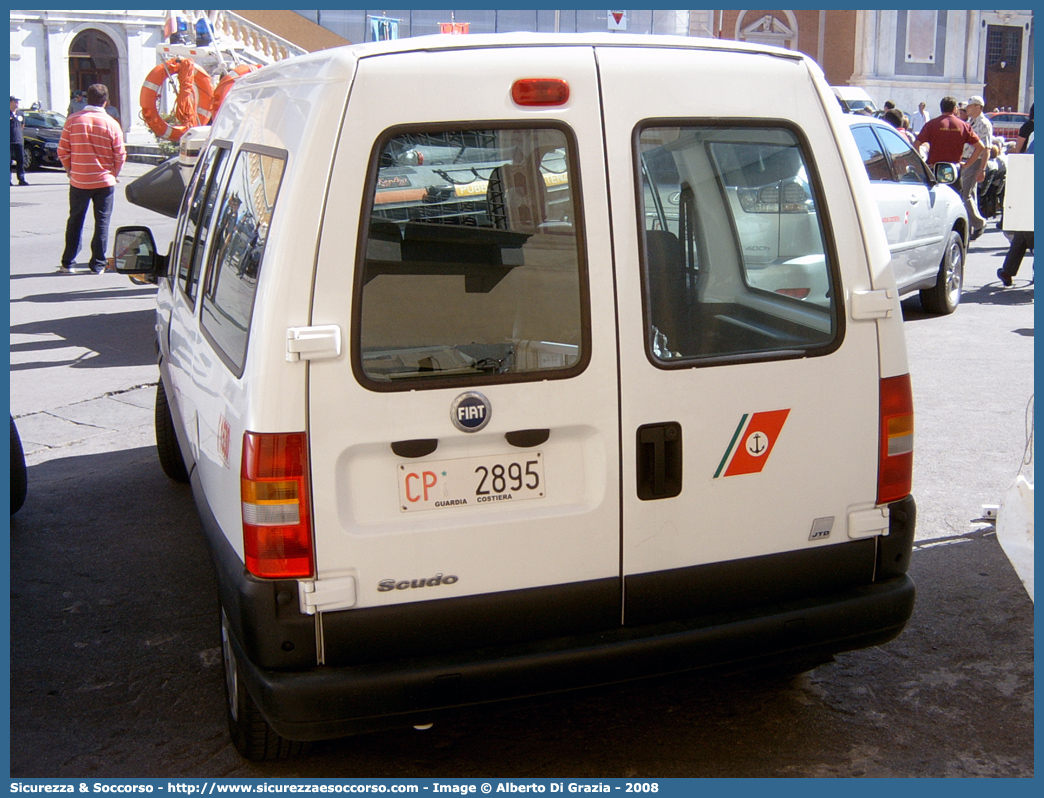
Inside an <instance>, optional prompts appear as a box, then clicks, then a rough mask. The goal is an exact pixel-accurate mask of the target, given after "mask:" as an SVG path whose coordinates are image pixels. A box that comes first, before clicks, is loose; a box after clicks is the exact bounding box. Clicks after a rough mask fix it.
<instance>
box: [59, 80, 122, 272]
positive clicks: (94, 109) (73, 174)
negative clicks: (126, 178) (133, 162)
mask: <svg viewBox="0 0 1044 798" xmlns="http://www.w3.org/2000/svg"><path fill="white" fill-rule="evenodd" d="M108 104H109V90H108V88H107V87H106V86H105V85H104V84H101V83H95V84H94V85H93V86H89V87H88V88H87V107H86V108H84V109H83V110H82V111H77V112H76V113H75V114H73V115H72V116H70V117H69V118H68V119H66V120H65V128H64V129H63V130H62V137H61V139H60V140H59V142H58V158H59V160H61V162H62V166H64V167H65V171H66V172H68V173H69V221H68V223H67V224H66V226H65V251H64V252H63V253H62V265H61V267H60V268H59V269H58V271H60V272H63V273H65V274H73V273H76V272H80V271H86V270H85V269H84V268H82V267H77V266H76V265H75V264H74V263H73V261H74V260H75V259H76V253H78V252H79V251H80V237H81V235H82V233H83V220H84V219H85V218H86V216H87V208H88V206H90V205H91V204H93V205H94V238H92V239H91V260H90V269H91V271H92V272H94V273H95V274H101V273H102V272H103V271H105V248H106V246H107V243H108V242H107V239H108V236H109V217H110V216H111V215H112V203H113V198H114V197H115V195H116V178H117V177H118V176H119V174H120V170H121V169H122V168H123V164H124V162H125V161H126V160H127V153H126V151H125V150H124V149H123V131H122V130H121V129H120V125H119V123H118V122H117V121H116V120H115V119H113V118H112V117H111V116H109V114H108V113H106V111H105V106H106V105H108Z"/></svg>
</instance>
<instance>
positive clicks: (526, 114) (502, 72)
mask: <svg viewBox="0 0 1044 798" xmlns="http://www.w3.org/2000/svg"><path fill="white" fill-rule="evenodd" d="M479 74H481V75H482V80H481V81H475V80H474V79H473V78H474V76H475V75H479ZM419 75H423V76H424V79H423V80H418V76H419ZM707 75H714V80H706V79H704V78H705V76H707ZM433 87H435V88H436V90H433ZM461 87H466V89H465V88H461ZM667 88H669V90H666V89H667ZM389 98H394V99H393V100H391V99H389ZM796 109H801V110H800V111H798V110H796ZM146 183H147V181H146ZM770 184H776V185H778V186H779V187H780V189H781V190H780V192H779V194H778V196H774V195H773V191H772V189H771V187H770ZM134 193H135V196H136V198H137V201H139V202H141V203H148V200H147V199H146V197H145V195H146V194H148V192H147V191H144V190H142V191H135V192H134ZM675 193H676V194H677V196H676V197H674V196H673V195H674V194H675ZM781 215H783V216H785V217H786V218H782V219H781V218H780V217H781ZM760 247H769V248H770V249H769V250H761V249H760ZM116 251H117V253H118V254H117V267H118V268H119V269H120V270H121V271H123V272H126V273H137V274H144V275H146V277H147V278H148V279H152V280H154V281H156V282H157V284H158V292H157V293H158V323H157V330H158V332H159V349H160V357H159V371H160V383H159V388H158V395H157V405H156V424H157V429H156V435H157V442H158V444H159V453H160V460H161V462H162V464H163V466H164V468H165V469H166V471H167V473H168V474H169V475H171V476H172V477H174V478H175V479H182V480H186V479H187V480H189V481H191V483H192V489H193V494H194V496H195V500H196V504H197V506H198V509H199V514H200V519H201V522H202V527H203V529H204V530H205V532H206V534H207V537H208V539H209V541H210V544H211V550H212V552H213V559H214V564H215V569H216V572H217V583H218V589H219V598H220V604H221V628H222V645H223V649H224V655H225V669H226V676H227V679H226V684H227V691H228V719H229V728H230V731H231V734H232V738H233V740H234V741H235V744H236V746H237V748H238V749H239V750H240V751H241V752H242V753H243V754H244V755H245V756H248V757H252V758H266V757H276V756H283V755H286V754H288V753H291V752H293V751H295V750H297V748H298V747H299V743H300V742H301V741H307V740H314V739H319V738H323V737H334V736H338V735H344V734H348V733H352V732H357V731H361V730H366V729H371V728H374V727H378V726H382V725H389V724H392V725H408V724H420V723H427V722H430V720H431V718H432V717H433V716H434V715H435V714H436V713H438V712H439V711H440V710H443V709H447V708H451V707H457V706H461V705H464V704H468V703H474V702H481V701H490V700H496V699H504V698H511V697H517V696H524V695H532V694H536V693H541V692H548V691H553V690H563V689H567V688H573V687H580V686H583V685H590V684H595V683H605V682H616V681H620V680H623V679H627V678H631V677H637V676H642V675H647V674H654V673H662V672H668V671H677V670H682V669H686V668H701V667H710V666H724V665H729V666H746V665H750V664H753V663H757V662H761V661H765V660H793V661H798V662H800V663H804V664H810V663H815V662H817V661H821V660H822V658H824V657H829V656H831V655H832V654H835V653H837V652H840V651H845V650H850V649H855V648H860V647H864V646H870V645H876V644H878V643H882V642H885V641H887V640H889V639H891V638H893V637H894V636H895V635H897V634H899V633H900V631H901V630H902V629H903V626H904V625H905V623H906V621H907V619H908V618H909V616H910V613H911V612H912V609H913V601H914V586H913V582H912V581H911V580H910V578H909V576H908V575H907V573H906V571H907V566H908V564H909V557H910V551H911V546H912V542H913V534H914V501H913V498H912V497H911V496H910V480H911V473H912V458H913V410H912V399H911V390H910V376H909V373H908V371H909V370H908V365H907V359H906V350H905V344H904V338H903V322H902V313H901V308H900V305H899V298H898V293H897V290H896V286H895V280H894V277H893V275H892V272H891V269H890V268H889V267H888V260H889V253H888V247H887V243H886V241H885V238H884V233H883V231H882V229H881V224H880V222H879V215H878V211H877V208H876V207H875V205H874V202H873V199H872V197H871V194H870V188H869V185H868V182H867V179H866V175H865V173H864V171H863V167H862V163H861V162H860V160H859V154H858V151H857V150H856V147H855V144H854V143H853V141H852V138H851V136H850V135H849V133H848V128H847V126H846V124H845V122H844V120H843V118H842V113H841V110H840V109H839V108H838V105H837V102H836V100H835V99H834V97H833V95H832V94H831V92H830V88H829V87H828V86H827V84H826V83H825V81H824V79H823V75H822V73H821V72H820V70H819V68H818V67H817V66H816V65H815V64H814V63H813V62H812V61H811V60H810V59H808V58H806V57H805V56H803V55H801V54H800V53H794V52H789V51H783V50H778V49H774V48H766V47H761V46H743V45H735V46H731V45H727V44H725V43H722V42H717V41H715V42H708V41H703V40H699V39H688V38H660V37H655V36H635V37H629V36H626V35H620V36H615V35H614V36H610V35H602V36H548V35H517V36H516V35H507V36H504V35H502V36H446V37H430V38H413V39H404V40H400V41H397V42H384V43H379V44H368V45H360V46H355V47H348V48H343V49H334V50H324V51H322V52H319V53H313V54H311V55H307V56H303V57H301V58H295V59H290V60H287V61H284V62H281V63H279V64H275V65H273V66H269V67H265V68H264V69H261V70H258V71H256V72H253V73H251V74H249V75H247V76H245V77H243V78H241V79H240V80H239V81H237V82H236V84H235V86H234V87H233V88H232V90H231V91H230V92H229V94H228V96H227V98H226V99H225V101H224V104H223V105H222V107H221V110H220V112H219V113H218V114H217V115H216V118H215V119H214V123H213V129H212V130H211V132H210V136H209V139H207V140H206V142H205V143H204V145H203V146H202V148H201V151H200V156H199V162H198V165H197V166H196V169H195V172H194V174H193V176H192V179H191V181H190V183H189V185H188V187H187V189H186V193H185V197H184V200H183V202H182V205H181V210H180V214H179V223H178V227H177V231H176V234H175V239H174V241H173V243H172V248H171V251H170V253H169V255H166V256H164V255H161V254H159V252H158V251H157V247H156V246H155V242H154V241H153V239H152V236H151V233H149V231H148V230H147V229H145V228H125V229H122V230H120V231H118V233H117V236H116ZM777 261H779V263H777ZM788 263H789V265H787V264H788ZM798 265H799V266H800V268H801V270H802V271H803V273H804V274H806V275H812V277H813V278H814V280H813V282H812V283H810V284H811V285H814V286H817V288H816V297H815V301H808V299H809V297H807V296H806V297H802V296H799V295H796V294H794V293H792V292H790V291H789V290H788V286H786V285H782V282H783V281H782V280H781V279H780V280H777V279H775V277H776V275H775V274H774V273H773V272H772V270H773V269H774V268H782V269H784V270H791V271H793V270H794V268H796V266H798ZM781 288H782V289H785V290H779V289H781Z"/></svg>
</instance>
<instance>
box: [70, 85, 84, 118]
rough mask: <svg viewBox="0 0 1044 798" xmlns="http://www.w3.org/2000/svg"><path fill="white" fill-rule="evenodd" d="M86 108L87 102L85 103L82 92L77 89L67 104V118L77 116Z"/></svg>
mask: <svg viewBox="0 0 1044 798" xmlns="http://www.w3.org/2000/svg"><path fill="white" fill-rule="evenodd" d="M86 107H87V102H86V100H85V98H84V92H82V91H80V90H79V89H77V90H76V91H74V92H73V93H72V100H71V101H70V103H69V113H68V114H67V116H72V115H73V114H78V113H79V112H80V111H82V110H83V109H84V108H86Z"/></svg>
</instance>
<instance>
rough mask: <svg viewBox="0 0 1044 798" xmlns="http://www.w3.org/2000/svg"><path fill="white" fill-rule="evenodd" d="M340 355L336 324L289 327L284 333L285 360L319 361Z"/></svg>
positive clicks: (338, 333)
mask: <svg viewBox="0 0 1044 798" xmlns="http://www.w3.org/2000/svg"><path fill="white" fill-rule="evenodd" d="M340 354H341V328H340V327H338V326H337V325H336V324H324V325H320V326H317V327H289V328H287V331H286V359H287V360H289V361H290V362H295V361H297V360H319V359H321V358H331V357H338V356H339V355H340Z"/></svg>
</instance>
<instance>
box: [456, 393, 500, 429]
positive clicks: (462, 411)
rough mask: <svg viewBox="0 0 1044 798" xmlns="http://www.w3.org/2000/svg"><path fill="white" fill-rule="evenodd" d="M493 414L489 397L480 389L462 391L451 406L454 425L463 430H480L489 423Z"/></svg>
mask: <svg viewBox="0 0 1044 798" xmlns="http://www.w3.org/2000/svg"><path fill="white" fill-rule="evenodd" d="M492 414H493V408H492V406H491V405H490V404H489V399H487V398H486V397H485V396H483V395H482V394H480V393H479V392H478V391H468V392H467V393H462V394H461V395H460V396H458V397H457V398H456V399H454V400H453V404H452V405H451V406H450V418H451V419H452V420H453V426H455V427H456V428H457V429H459V430H460V431H461V432H478V431H479V430H480V429H482V428H483V427H485V426H486V424H488V423H489V417H490V416H491V415H492Z"/></svg>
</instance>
